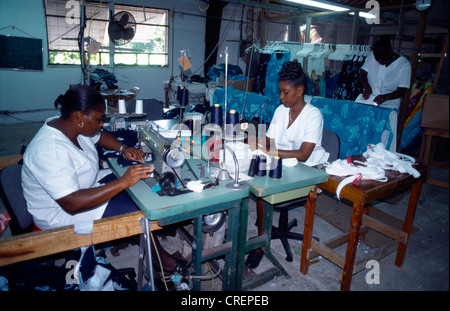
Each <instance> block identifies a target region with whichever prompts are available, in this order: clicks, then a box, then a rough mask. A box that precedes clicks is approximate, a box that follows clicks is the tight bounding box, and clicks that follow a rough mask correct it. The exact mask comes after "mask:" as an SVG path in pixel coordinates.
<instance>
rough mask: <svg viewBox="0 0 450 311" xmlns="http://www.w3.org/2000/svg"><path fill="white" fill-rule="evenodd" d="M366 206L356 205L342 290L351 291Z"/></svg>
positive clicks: (342, 279) (354, 205)
mask: <svg viewBox="0 0 450 311" xmlns="http://www.w3.org/2000/svg"><path fill="white" fill-rule="evenodd" d="M363 212H364V204H362V203H354V204H353V212H352V220H351V224H350V232H349V236H348V245H347V252H346V253H345V263H344V271H343V272H342V276H341V290H342V291H348V290H350V284H351V282H352V276H353V266H354V264H355V258H356V250H357V248H358V239H359V229H360V227H361V220H362V215H363Z"/></svg>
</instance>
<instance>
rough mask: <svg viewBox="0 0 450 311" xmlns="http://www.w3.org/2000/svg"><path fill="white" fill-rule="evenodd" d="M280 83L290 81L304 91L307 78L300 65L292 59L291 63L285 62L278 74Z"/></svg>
mask: <svg viewBox="0 0 450 311" xmlns="http://www.w3.org/2000/svg"><path fill="white" fill-rule="evenodd" d="M278 76H279V77H280V81H290V82H291V83H293V84H294V85H295V87H298V86H300V85H303V86H304V87H305V89H306V82H307V77H306V74H305V73H304V72H303V69H302V65H301V64H300V63H299V62H298V61H297V59H294V60H293V61H289V62H285V63H284V64H283V66H282V67H281V70H280V72H279V73H278Z"/></svg>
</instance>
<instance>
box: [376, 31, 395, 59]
mask: <svg viewBox="0 0 450 311" xmlns="http://www.w3.org/2000/svg"><path fill="white" fill-rule="evenodd" d="M391 53H392V46H391V38H390V37H389V36H388V35H382V36H381V37H380V38H379V39H378V40H377V42H375V44H374V45H373V56H374V57H375V59H383V58H386V57H387V56H389V55H390V54H391Z"/></svg>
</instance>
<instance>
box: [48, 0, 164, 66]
mask: <svg viewBox="0 0 450 311" xmlns="http://www.w3.org/2000/svg"><path fill="white" fill-rule="evenodd" d="M47 1H54V0H43V5H44V13H45V23H46V32H47V56H48V60H47V65H48V66H50V67H58V66H68V67H73V66H80V65H81V64H80V63H81V61H80V59H81V52H80V49H79V47H78V48H76V49H70V45H67V48H66V49H57V48H51V43H53V42H54V41H55V40H58V39H60V38H61V37H62V36H64V35H65V34H67V33H69V32H71V31H74V30H75V31H76V33H77V34H79V32H80V27H81V26H80V22H79V21H78V22H74V23H73V24H67V23H66V24H67V25H68V27H67V29H65V30H64V32H65V33H64V34H62V35H60V36H57V35H56V36H55V35H53V34H49V30H50V28H49V20H50V19H52V18H54V20H53V22H54V23H55V24H57V22H58V20H59V21H60V22H61V19H66V18H68V16H70V17H72V18H74V15H73V14H71V13H73V12H69V11H70V10H71V8H70V5H69V6H68V5H66V15H65V16H63V15H59V14H61V13H59V14H58V13H56V14H54V13H53V14H52V13H51V12H49V9H48V8H47ZM56 1H58V0H56ZM69 1H71V2H72V4H73V3H74V2H77V3H80V1H79V0H67V1H66V3H67V2H69ZM60 2H63V1H60ZM86 4H88V5H93V6H95V7H96V6H99V5H100V4H103V5H106V6H107V8H106V9H107V10H108V12H107V18H108V20H107V21H106V20H105V19H104V18H103V19H102V18H96V17H94V18H92V21H93V22H94V21H96V22H104V23H106V29H105V34H104V38H105V39H104V41H103V43H105V40H106V41H107V42H108V45H107V46H106V45H105V44H102V47H101V48H100V49H99V51H98V52H97V53H96V54H95V56H94V54H93V55H91V58H90V59H91V62H90V66H96V67H107V68H108V67H109V68H113V67H135V68H149V67H168V66H169V51H170V49H169V42H170V40H169V34H170V31H169V27H170V21H169V16H170V10H169V9H162V8H155V7H148V6H137V5H124V4H116V3H109V2H104V1H89V0H86ZM117 8H118V9H117ZM72 9H73V7H72ZM127 9H128V11H137V10H141V11H142V10H145V12H146V14H151V11H156V12H157V13H160V14H161V16H162V17H161V21H162V23H160V24H155V23H149V22H147V23H141V22H136V25H137V26H138V25H140V26H145V27H156V30H155V31H158V28H159V29H164V31H163V34H162V36H160V37H159V38H163V44H162V51H161V50H160V51H155V52H153V51H151V52H147V51H145V50H143V51H134V52H129V51H128V52H127V51H125V52H121V51H120V48H123V47H121V46H117V47H116V48H114V47H115V45H114V43H112V41H111V40H110V39H109V36H108V33H107V25H108V24H109V22H110V20H111V18H112V16H114V14H116V13H117V12H119V11H127ZM103 10H105V7H103ZM80 11H81V7H80ZM111 12H112V14H113V15H111V14H110V13H111ZM69 14H71V15H69ZM87 14H88V13H87ZM76 18H79V16H76V15H75V20H76ZM90 21H91V16H89V17H88V16H86V21H85V29H84V32H85V36H87V34H86V32H87V28H88V27H89V23H90ZM50 24H51V23H50ZM136 33H138V31H136ZM49 36H50V37H52V38H50V37H49ZM52 40H53V41H52ZM151 42H153V40H149V41H148V42H134V43H144V44H149V43H151ZM129 44H133V41H131V42H130V43H129ZM77 45H78V44H77ZM125 49H126V48H125ZM61 52H62V53H64V52H65V53H67V55H70V54H72V55H73V54H75V55H78V58H77V57H76V56H75V57H72V59H73V60H74V61H73V63H68V62H67V59H66V60H65V62H52V59H53V58H54V56H53V55H56V54H58V53H61ZM62 53H61V55H62ZM52 54H53V55H52ZM85 54H86V55H87V54H88V52H87V49H86V46H85ZM124 54H130V55H134V57H135V58H136V61H135V62H134V63H132V64H126V63H121V62H117V61H116V59H117V55H124ZM102 55H103V56H102ZM105 55H106V56H105ZM142 55H145V56H146V58H147V62H146V64H142V63H141V64H140V63H139V59H140V58H141V57H142ZM92 57H97V59H98V60H99V62H98V63H92ZM152 57H158V58H160V61H159V63H158V62H153V63H152V60H151V58H152ZM102 59H108V60H109V61H108V62H102V61H101V60H102Z"/></svg>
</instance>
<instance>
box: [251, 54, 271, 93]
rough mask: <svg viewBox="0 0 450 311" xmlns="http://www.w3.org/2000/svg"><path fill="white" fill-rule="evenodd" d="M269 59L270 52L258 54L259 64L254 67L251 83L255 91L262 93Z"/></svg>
mask: <svg viewBox="0 0 450 311" xmlns="http://www.w3.org/2000/svg"><path fill="white" fill-rule="evenodd" d="M269 60H270V54H268V53H260V54H259V64H258V67H257V69H256V76H255V82H254V85H253V91H254V92H255V93H258V94H263V95H264V87H265V86H266V74H267V64H268V63H269Z"/></svg>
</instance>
